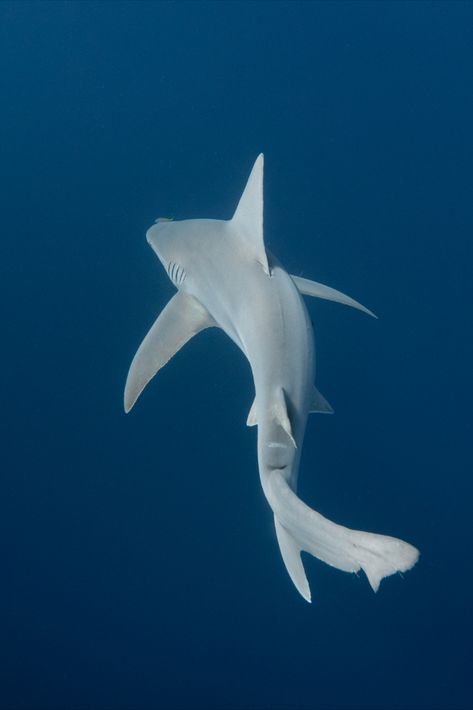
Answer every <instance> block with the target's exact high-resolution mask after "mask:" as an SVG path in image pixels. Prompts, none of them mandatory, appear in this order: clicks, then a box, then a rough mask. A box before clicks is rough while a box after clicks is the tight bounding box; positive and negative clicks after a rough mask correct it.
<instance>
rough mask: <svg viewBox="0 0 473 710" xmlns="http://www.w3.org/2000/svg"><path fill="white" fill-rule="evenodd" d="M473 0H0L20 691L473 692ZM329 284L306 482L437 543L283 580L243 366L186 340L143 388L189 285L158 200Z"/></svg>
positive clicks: (15, 672) (8, 651) (436, 702)
mask: <svg viewBox="0 0 473 710" xmlns="http://www.w3.org/2000/svg"><path fill="white" fill-rule="evenodd" d="M472 42H473V4H472V3H464V2H403V3H383V2H374V3H364V2H359V3H356V2H350V3H345V2H327V3H308V2H305V3H298V2H291V3H284V2H283V3H273V2H260V3H232V2H225V3H200V2H193V3H160V4H157V3H152V2H148V3H137V2H136V3H122V2H116V3H115V2H114V3H109V2H92V3H89V2H67V3H64V2H55V3H29V2H14V3H12V2H3V3H1V4H0V65H1V76H0V100H1V110H0V142H1V162H0V164H1V171H0V180H1V190H0V194H1V239H0V250H1V251H0V264H1V268H2V276H1V280H0V289H1V303H2V314H3V315H2V361H3V363H2V367H1V392H2V428H1V431H2V442H3V443H2V459H1V460H2V463H1V476H0V528H1V538H0V539H1V541H2V544H1V551H0V561H1V582H0V624H1V627H0V707H1V708H2V709H3V708H4V709H5V710H14V709H17V708H18V709H19V708H27V709H31V710H36V709H38V710H45V709H48V710H49V709H51V710H55V709H60V710H62V709H64V708H69V709H71V710H83V709H85V708H91V709H92V708H93V709H98V710H110V709H112V710H113V709H115V708H116V709H127V710H128V709H130V710H147V709H148V708H149V709H151V708H159V709H161V708H162V709H163V710H167V709H169V710H197V709H202V710H204V709H205V710H207V709H209V710H226V709H229V710H250V709H251V710H266V709H271V710H309V709H320V710H325V709H331V710H356V709H360V710H364V709H367V710H392V709H401V708H402V709H405V710H417V709H419V710H437V709H442V710H459V709H462V710H465V709H467V708H471V707H473V681H472V675H471V659H472V604H471V601H472V591H473V590H472V586H473V585H472V569H471V558H472V542H473V541H472V524H471V506H472V493H473V490H472V489H473V485H472V475H471V464H472V455H471V454H472V446H471V442H472V437H473V431H472V424H471V421H472V417H471V402H472V362H473V352H472V351H473V337H472V330H471V325H472V316H471V311H472V303H473V300H472V299H473V293H472V285H471V281H472V279H471V268H472V266H471V265H472V257H473V249H472V241H473V239H472V237H473V209H472V168H471V166H472V159H473V131H472V126H473V90H472V86H473V82H472V73H473V72H472V66H473V58H472ZM261 151H263V152H264V153H265V156H266V178H265V226H266V241H267V244H268V245H269V247H270V249H271V250H272V251H273V252H274V253H275V254H277V255H278V257H279V258H280V260H281V261H282V262H283V263H284V264H285V265H286V267H287V268H288V270H290V271H292V272H294V273H297V274H302V275H304V276H307V277H309V278H310V277H311V278H314V279H316V280H319V281H322V282H324V283H327V284H329V285H331V286H333V287H335V288H339V289H341V290H343V291H345V292H346V293H348V294H350V295H352V296H353V297H354V298H356V299H358V300H360V301H361V302H362V303H364V304H366V305H367V306H368V307H369V308H372V309H373V310H374V311H376V313H378V315H379V316H380V319H379V321H377V322H376V321H374V320H372V319H370V318H368V317H366V316H364V315H363V314H361V313H359V312H356V311H353V310H351V309H348V308H344V307H343V306H339V305H336V304H329V303H323V302H315V301H312V302H311V303H310V312H311V315H312V318H313V321H314V324H315V329H316V337H317V348H318V351H317V352H318V374H317V384H318V386H319V388H320V390H321V391H322V392H323V394H324V395H325V396H326V397H327V398H328V400H329V401H330V402H331V404H332V405H333V406H334V408H335V412H336V414H335V416H334V417H316V416H314V417H311V421H310V424H309V428H308V432H307V436H306V441H305V445H304V457H303V463H302V471H301V488H300V490H301V495H302V496H303V498H304V499H305V500H307V501H308V502H309V503H310V504H311V505H312V506H313V507H314V508H316V509H317V510H319V511H320V512H322V513H323V514H325V515H327V516H328V517H329V518H331V519H334V520H336V521H338V522H341V523H343V524H346V525H349V526H355V527H358V528H361V529H365V530H374V531H377V532H384V533H387V534H392V535H396V536H399V537H402V538H404V539H406V540H409V541H410V542H412V543H414V544H415V545H416V546H418V547H419V548H420V550H421V552H422V556H421V560H420V562H419V564H418V565H417V567H416V568H415V569H414V570H412V571H411V572H408V573H407V574H406V575H404V577H403V578H402V577H401V576H396V577H393V578H390V579H388V580H385V581H384V582H383V583H382V585H381V589H380V591H379V593H378V594H377V595H374V594H373V592H372V591H371V589H370V588H369V585H368V583H367V581H366V579H365V578H364V576H363V575H362V574H360V576H359V577H357V576H355V575H348V574H344V573H342V572H338V571H336V570H333V569H332V568H330V567H328V566H326V565H323V564H322V563H320V562H318V561H316V560H314V559H313V558H307V560H306V568H307V572H308V576H309V579H310V582H311V586H312V592H313V598H314V603H313V604H312V605H311V606H309V605H308V604H306V603H305V602H304V601H303V599H302V598H301V597H300V596H299V595H298V594H297V592H296V590H295V589H294V587H293V585H292V584H291V582H290V580H289V578H288V576H287V574H286V571H285V569H284V567H283V564H282V562H281V560H280V556H279V551H278V548H277V544H276V541H275V536H274V531H273V524H272V516H271V514H270V511H269V508H268V506H267V504H266V502H265V500H264V497H263V494H262V492H261V489H260V485H259V481H258V474H257V466H256V450H255V445H256V440H255V436H256V432H255V430H254V429H247V428H246V427H245V421H246V416H247V413H248V409H249V407H250V404H251V401H252V397H253V388H252V382H251V377H250V372H249V368H248V366H247V363H246V362H245V361H244V359H243V357H242V356H241V354H240V353H239V352H238V351H237V349H236V348H235V346H234V345H233V344H232V343H231V342H230V341H228V339H226V338H225V337H224V336H223V335H222V334H221V333H218V332H208V333H205V334H202V335H201V336H199V337H198V338H196V339H195V341H193V342H191V343H190V344H189V345H188V346H187V347H186V348H185V349H184V350H183V351H182V352H180V353H179V355H178V356H176V358H175V359H174V360H173V361H172V363H170V364H169V365H168V366H167V367H166V368H165V369H164V370H163V371H162V373H160V375H159V377H158V378H156V381H153V383H152V384H151V385H150V386H149V388H148V389H147V390H146V392H145V394H144V395H143V396H142V399H141V400H140V401H139V403H138V404H137V406H136V409H135V410H133V412H132V413H131V414H130V415H128V416H125V415H124V413H123V411H122V392H123V385H124V380H125V376H126V373H127V369H128V366H129V363H130V361H131V358H132V356H133V354H134V352H135V350H136V348H137V346H138V344H139V342H140V340H141V338H142V337H143V335H144V334H145V332H146V331H147V329H148V327H149V326H150V325H151V323H152V322H153V320H154V318H155V317H156V315H157V313H158V312H159V311H160V310H161V309H162V308H163V306H164V305H165V303H166V302H167V300H168V299H169V298H170V297H171V295H172V293H173V287H172V285H171V284H170V282H169V281H168V280H167V277H166V275H165V273H164V271H163V269H162V267H161V266H160V265H159V263H158V261H157V259H156V257H155V256H154V254H153V253H152V251H151V250H150V249H149V247H148V245H147V244H146V241H145V236H144V235H145V231H146V229H147V228H148V227H149V226H150V224H151V223H152V222H153V220H154V219H155V218H156V217H158V216H159V215H171V216H174V217H175V218H183V219H184V218H188V217H215V218H227V217H229V216H230V215H231V214H232V211H233V209H234V208H235V205H236V203H237V200H238V198H239V195H240V192H241V190H242V188H243V186H244V183H245V180H246V177H247V175H248V173H249V170H250V168H251V165H252V163H253V161H254V159H255V157H256V155H257V154H258V153H259V152H261Z"/></svg>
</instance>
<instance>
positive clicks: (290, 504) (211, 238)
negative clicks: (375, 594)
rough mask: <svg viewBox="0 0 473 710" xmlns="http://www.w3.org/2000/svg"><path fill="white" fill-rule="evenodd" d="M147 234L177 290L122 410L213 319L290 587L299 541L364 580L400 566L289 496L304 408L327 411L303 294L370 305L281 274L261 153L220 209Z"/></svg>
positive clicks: (407, 564)
mask: <svg viewBox="0 0 473 710" xmlns="http://www.w3.org/2000/svg"><path fill="white" fill-rule="evenodd" d="M146 237H147V240H148V242H149V244H150V245H151V247H152V248H153V250H154V251H155V252H156V254H157V256H158V258H159V260H160V261H161V263H162V265H163V267H164V268H165V270H166V272H167V274H168V276H169V278H170V279H171V281H172V282H173V284H174V285H175V287H176V288H177V293H176V294H175V295H174V297H173V298H172V299H171V300H170V301H169V303H168V304H167V305H166V307H165V308H164V310H163V311H162V312H161V313H160V315H159V316H158V318H157V320H156V322H155V323H154V325H153V326H152V327H151V330H150V331H149V333H148V334H147V335H146V337H145V339H144V340H143V342H142V343H141V345H140V347H139V349H138V351H137V353H136V355H135V357H134V359H133V361H132V363H131V366H130V370H129V373H128V378H127V381H126V386H125V411H126V412H129V411H130V409H131V408H132V407H133V405H134V403H135V402H136V400H137V398H138V397H139V395H140V393H141V392H142V391H143V389H144V387H145V386H146V384H147V383H148V382H149V381H150V380H151V378H152V377H153V376H154V375H155V374H156V373H157V372H158V371H159V370H160V369H161V368H162V367H163V366H164V365H165V364H166V363H167V362H168V361H169V360H170V359H171V358H172V356H173V355H174V354H175V353H176V352H177V351H178V350H179V349H180V348H181V347H182V346H183V345H184V344H185V343H186V342H187V341H188V340H190V338H192V337H193V336H194V335H196V334H197V333H199V332H200V331H202V330H204V329H206V328H210V327H218V328H221V329H222V330H223V331H224V332H225V333H226V334H227V335H228V337H229V338H231V339H232V340H233V342H234V343H236V345H237V346H238V347H239V348H240V350H241V351H242V352H243V354H244V355H245V357H246V358H247V359H248V361H249V364H250V367H251V372H252V375H253V380H254V387H255V399H254V402H253V405H252V407H251V409H250V412H249V415H248V420H247V424H248V425H249V426H253V425H255V426H257V427H258V467H259V474H260V480H261V485H262V488H263V491H264V494H265V496H266V499H267V501H268V503H269V505H270V506H271V509H272V511H273V514H274V524H275V529H276V536H277V539H278V542H279V547H280V550H281V555H282V558H283V560H284V563H285V565H286V568H287V571H288V573H289V576H290V578H291V579H292V581H293V583H294V585H295V586H296V588H297V589H298V591H299V592H300V594H301V595H302V596H303V597H304V599H306V600H307V601H310V600H311V594H310V588H309V584H308V581H307V577H306V574H305V571H304V567H303V564H302V560H301V552H308V553H310V554H311V555H314V556H315V557H317V558H318V559H319V560H322V561H323V562H326V563H327V564H329V565H332V566H333V567H336V568H337V569H340V570H344V571H346V572H358V571H359V570H360V569H362V570H363V571H364V572H365V573H366V576H367V578H368V581H369V583H370V585H371V587H372V588H373V590H374V591H377V589H378V587H379V584H380V581H381V579H382V578H383V577H386V576H388V575H391V574H394V573H395V572H404V571H406V570H408V569H410V568H411V567H412V566H413V565H414V564H415V563H416V561H417V559H418V555H419V553H418V551H417V550H416V548H415V547H413V546H412V545H410V544H408V543H407V542H404V541H402V540H398V539H397V538H394V537H389V536H386V535H377V534H373V533H370V532H362V531H360V530H351V529H349V528H346V527H343V526H342V525H338V524H336V523H334V522H331V521H330V520H328V519H326V518H324V517H323V516H322V515H320V514H319V513H317V512H316V511H315V510H312V509H311V508H310V507H309V506H307V505H306V504H305V503H304V502H303V501H302V500H301V499H300V498H299V497H298V496H297V478H298V471H299V460H300V455H301V448H302V443H303V439H304V433H305V429H306V423H307V418H308V415H309V413H310V412H321V413H330V412H332V409H331V407H330V405H329V404H328V402H327V400H326V399H325V398H324V397H323V396H322V395H321V394H320V392H318V390H317V389H316V388H315V385H314V379H315V345H314V336H313V330H312V325H311V321H310V318H309V315H308V313H307V309H306V306H305V304H304V300H303V298H302V295H308V296H315V297H318V298H324V299H328V300H331V301H338V302H339V303H344V304H346V305H349V306H352V307H354V308H357V309H359V310H361V311H364V312H365V313H368V314H369V315H373V314H372V313H371V311H369V310H368V309H367V308H365V307H364V306H362V305H361V304H360V303H357V302H356V301H354V300H353V299H352V298H350V297H348V296H346V295H344V294H342V293H340V292H339V291H336V290H335V289H332V288H329V287H328V286H324V285H323V284H319V283H316V282H314V281H309V280H308V279H303V278H300V277H297V276H291V275H289V274H288V273H287V272H286V271H285V270H284V268H283V267H282V266H281V264H280V263H279V261H278V260H277V259H276V258H275V257H274V256H273V255H272V254H270V253H269V252H268V251H267V250H266V248H265V244H264V236H263V155H260V156H258V158H257V159H256V162H255V164H254V166H253V169H252V171H251V174H250V176H249V178H248V182H247V184H246V187H245V189H244V191H243V194H242V196H241V198H240V201H239V203H238V206H237V208H236V211H235V213H234V215H233V217H232V218H231V219H229V220H212V219H189V220H184V221H171V220H167V219H160V220H157V223H155V224H154V225H153V226H152V227H151V228H150V229H149V230H148V232H147V235H146Z"/></svg>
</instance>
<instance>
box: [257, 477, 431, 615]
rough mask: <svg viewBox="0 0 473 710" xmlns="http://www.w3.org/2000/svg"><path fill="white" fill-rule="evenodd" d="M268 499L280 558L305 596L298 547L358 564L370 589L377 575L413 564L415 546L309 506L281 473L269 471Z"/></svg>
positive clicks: (346, 566)
mask: <svg viewBox="0 0 473 710" xmlns="http://www.w3.org/2000/svg"><path fill="white" fill-rule="evenodd" d="M267 492H268V499H269V502H270V504H271V506H272V508H273V511H274V522H275V526H276V534H277V538H278V542H279V547H280V549H281V554H282V558H283V560H284V563H285V565H286V568H287V571H288V572H289V576H290V577H291V579H292V581H293V582H294V584H295V586H296V588H297V590H298V591H299V592H300V594H301V595H302V596H303V597H304V599H306V601H308V602H310V601H311V596H310V588H309V583H308V581H307V577H306V575H305V571H304V567H303V564H302V560H301V556H300V553H301V552H303V551H304V552H309V553H310V554H311V555H314V557H317V558H318V559H319V560H322V561H323V562H326V563H327V564H329V565H331V566H332V567H336V568H337V569H340V570H343V571H345V572H358V571H359V570H360V569H362V570H363V571H364V572H365V574H366V576H367V577H368V581H369V583H370V585H371V587H372V589H373V590H374V591H375V592H376V591H377V590H378V587H379V584H380V582H381V580H382V579H383V577H387V576H389V575H390V574H394V573H395V572H405V571H407V570H409V569H411V567H413V566H414V565H415V563H416V562H417V560H418V557H419V551H418V550H417V549H416V548H415V547H413V546H412V545H409V543H407V542H403V541H402V540H398V539H397V538H395V537H389V536H387V535H376V534H374V533H369V532H362V531H361V530H350V529H349V528H345V527H343V526H342V525H337V524H336V523H332V522H331V521H330V520H327V518H324V517H323V516H322V515H320V514H319V513H317V512H316V511H315V510H312V509H311V508H309V506H307V505H306V504H305V503H303V502H302V501H301V500H300V498H298V497H297V495H296V494H295V493H294V492H293V491H292V489H291V488H290V487H289V485H288V483H287V482H286V480H285V478H284V476H283V475H280V474H279V472H277V471H273V472H272V475H271V482H270V483H269V488H268V491H267Z"/></svg>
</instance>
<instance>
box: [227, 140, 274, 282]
mask: <svg viewBox="0 0 473 710" xmlns="http://www.w3.org/2000/svg"><path fill="white" fill-rule="evenodd" d="M263 172H264V156H263V153H260V154H259V155H258V157H257V158H256V161H255V164H254V165H253V169H252V171H251V174H250V177H249V178H248V182H247V183H246V187H245V189H244V190H243V194H242V196H241V197H240V202H239V203H238V207H237V208H236V210H235V214H234V215H233V217H232V219H231V220H230V224H231V226H232V228H234V229H235V230H236V232H237V236H238V238H239V239H241V240H242V242H243V243H244V246H245V252H246V253H247V254H248V256H250V257H251V258H252V259H255V261H257V262H258V263H259V264H261V266H262V267H263V270H264V272H265V273H266V274H268V276H269V265H268V257H267V255H266V249H265V246H264V233H263Z"/></svg>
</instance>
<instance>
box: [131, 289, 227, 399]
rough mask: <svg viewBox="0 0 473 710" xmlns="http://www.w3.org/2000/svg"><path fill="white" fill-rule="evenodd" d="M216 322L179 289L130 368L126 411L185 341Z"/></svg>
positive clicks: (198, 304)
mask: <svg viewBox="0 0 473 710" xmlns="http://www.w3.org/2000/svg"><path fill="white" fill-rule="evenodd" d="M213 325H215V322H214V321H213V319H212V318H211V316H210V315H209V313H208V311H207V310H206V309H205V308H204V307H203V306H202V305H201V304H200V303H199V301H197V299H195V298H194V297H193V296H189V295H188V294H186V293H183V292H182V291H178V292H177V293H176V295H175V296H173V298H171V300H170V301H169V303H168V304H167V305H166V306H165V308H164V309H163V310H162V311H161V313H160V314H159V316H158V318H157V319H156V321H155V323H154V324H153V325H152V327H151V330H150V331H149V332H148V334H147V335H146V337H145V339H144V340H143V342H142V343H141V345H140V347H139V348H138V351H137V353H136V355H135V357H134V358H133V361H132V363H131V365H130V369H129V371H128V377H127V380H126V385H125V412H129V411H130V409H131V408H132V407H133V405H134V404H135V402H136V400H137V399H138V397H139V396H140V394H141V392H142V391H143V390H144V388H145V387H146V385H147V384H148V382H149V381H150V380H151V379H152V377H154V375H155V374H156V373H157V372H158V370H160V369H161V368H162V367H163V366H164V365H165V364H166V363H167V362H168V361H169V360H170V359H171V358H172V356H173V355H175V353H177V351H178V350H180V348H182V346H183V345H185V343H187V342H188V341H189V340H190V339H191V338H192V337H193V336H194V335H196V334H197V333H200V331H201V330H204V329H205V328H210V327H211V326H213Z"/></svg>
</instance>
